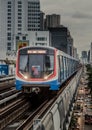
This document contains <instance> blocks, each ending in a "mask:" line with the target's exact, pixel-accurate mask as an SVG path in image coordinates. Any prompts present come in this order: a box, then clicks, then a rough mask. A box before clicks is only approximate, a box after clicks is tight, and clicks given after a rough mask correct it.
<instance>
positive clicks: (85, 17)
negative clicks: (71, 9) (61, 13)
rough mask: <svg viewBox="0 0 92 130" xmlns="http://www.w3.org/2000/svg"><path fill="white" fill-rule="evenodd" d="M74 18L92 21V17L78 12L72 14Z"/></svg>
mask: <svg viewBox="0 0 92 130" xmlns="http://www.w3.org/2000/svg"><path fill="white" fill-rule="evenodd" d="M72 18H77V19H92V15H90V14H86V13H82V12H78V11H77V12H75V13H74V14H72Z"/></svg>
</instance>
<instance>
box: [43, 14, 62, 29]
mask: <svg viewBox="0 0 92 130" xmlns="http://www.w3.org/2000/svg"><path fill="white" fill-rule="evenodd" d="M58 26H60V15H58V14H52V15H46V19H45V28H46V29H48V28H49V27H58Z"/></svg>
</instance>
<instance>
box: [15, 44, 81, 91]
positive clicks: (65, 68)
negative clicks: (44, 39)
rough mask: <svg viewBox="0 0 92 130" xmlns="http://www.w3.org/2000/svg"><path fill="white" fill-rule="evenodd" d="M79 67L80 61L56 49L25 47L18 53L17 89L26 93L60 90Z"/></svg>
mask: <svg viewBox="0 0 92 130" xmlns="http://www.w3.org/2000/svg"><path fill="white" fill-rule="evenodd" d="M78 65H79V61H78V60H76V59H75V58H73V57H71V56H69V55H67V54H65V53H64V52H62V51H60V50H58V49H56V48H54V47H38V46H33V47H31V46H28V47H23V48H21V49H19V50H18V53H17V61H16V89H17V90H23V92H25V93H31V92H32V91H33V90H35V89H37V88H40V89H43V88H44V89H45V88H49V90H53V91H55V90H59V87H60V86H61V84H62V83H63V82H64V81H65V80H67V79H68V78H69V77H70V76H71V75H72V74H73V73H74V72H76V71H77V69H78Z"/></svg>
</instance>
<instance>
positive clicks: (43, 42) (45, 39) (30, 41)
mask: <svg viewBox="0 0 92 130" xmlns="http://www.w3.org/2000/svg"><path fill="white" fill-rule="evenodd" d="M24 33H25V32H24ZM24 36H25V37H26V39H23V36H22V35H20V36H19V35H18V37H19V39H17V40H16V50H18V49H19V48H21V47H23V46H49V45H50V44H51V41H50V35H49V31H27V32H26V34H24Z"/></svg>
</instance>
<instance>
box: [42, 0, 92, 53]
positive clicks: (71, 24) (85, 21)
mask: <svg viewBox="0 0 92 130" xmlns="http://www.w3.org/2000/svg"><path fill="white" fill-rule="evenodd" d="M40 4H41V11H43V12H44V13H45V14H53V13H55V14H60V15H61V24H62V25H64V26H66V27H68V28H69V30H70V33H71V36H72V37H73V39H74V46H75V47H76V48H77V49H78V53H79V54H80V53H81V51H82V50H86V51H88V50H89V49H90V43H91V42H92V1H91V0H56V1H55V0H40Z"/></svg>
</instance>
